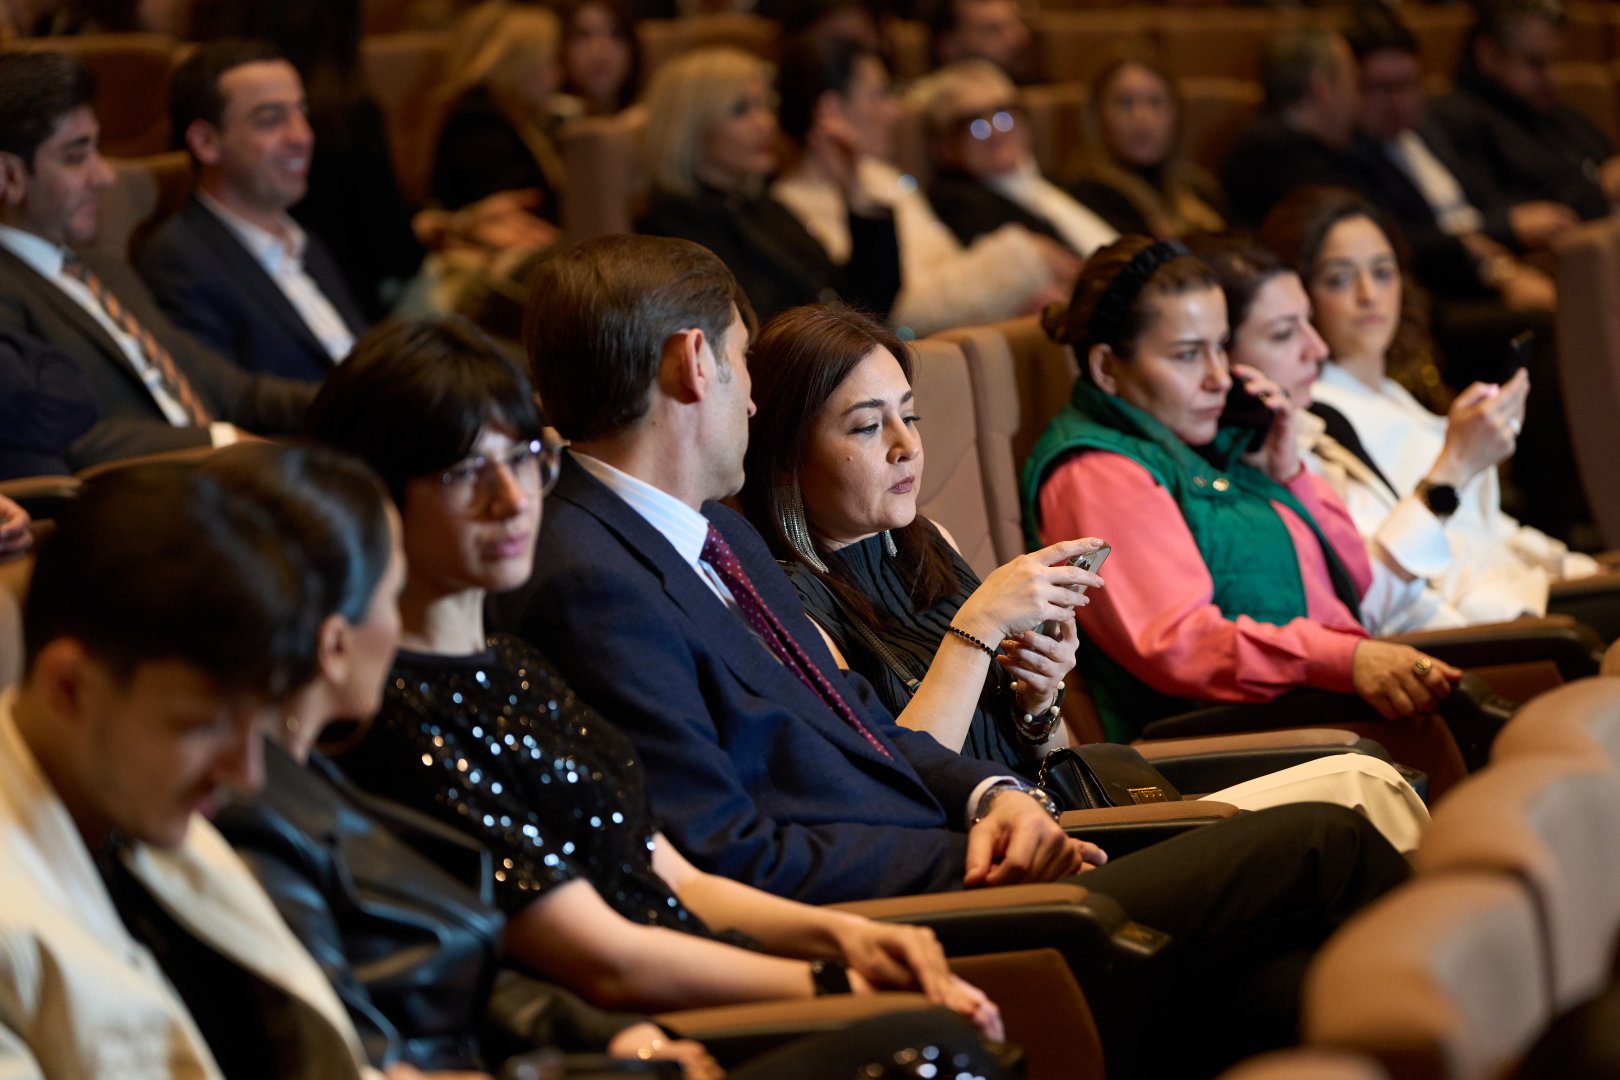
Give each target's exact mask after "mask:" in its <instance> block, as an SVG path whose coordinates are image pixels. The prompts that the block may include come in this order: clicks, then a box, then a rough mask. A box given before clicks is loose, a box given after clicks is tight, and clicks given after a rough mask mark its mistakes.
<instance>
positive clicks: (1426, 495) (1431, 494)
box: [1423, 484, 1461, 517]
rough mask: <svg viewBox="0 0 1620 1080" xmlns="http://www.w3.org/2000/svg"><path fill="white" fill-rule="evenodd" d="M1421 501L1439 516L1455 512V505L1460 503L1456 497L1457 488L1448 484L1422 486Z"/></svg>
mask: <svg viewBox="0 0 1620 1080" xmlns="http://www.w3.org/2000/svg"><path fill="white" fill-rule="evenodd" d="M1423 501H1424V503H1425V504H1427V505H1428V507H1429V509H1430V510H1432V511H1434V513H1436V514H1437V515H1439V516H1440V517H1446V516H1448V515H1450V514H1455V513H1456V512H1457V507H1458V506H1459V505H1461V503H1460V501H1459V500H1458V498H1457V489H1456V488H1454V487H1452V486H1451V485H1450V484H1432V485H1430V486H1429V487H1426V488H1424V489H1423Z"/></svg>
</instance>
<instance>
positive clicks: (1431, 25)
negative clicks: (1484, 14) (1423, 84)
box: [1399, 4, 1474, 79]
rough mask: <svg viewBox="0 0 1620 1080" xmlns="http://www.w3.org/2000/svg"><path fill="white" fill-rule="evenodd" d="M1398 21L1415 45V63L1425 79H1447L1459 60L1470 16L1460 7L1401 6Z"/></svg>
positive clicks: (1471, 23) (1445, 5)
mask: <svg viewBox="0 0 1620 1080" xmlns="http://www.w3.org/2000/svg"><path fill="white" fill-rule="evenodd" d="M1399 14H1400V20H1401V22H1402V23H1403V24H1405V26H1406V28H1407V29H1408V30H1410V31H1412V36H1413V37H1415V38H1417V42H1418V61H1419V63H1420V64H1421V65H1422V68H1423V73H1424V74H1425V75H1440V76H1444V77H1445V78H1447V79H1449V78H1450V77H1451V75H1452V73H1453V72H1455V71H1456V70H1457V62H1458V61H1459V60H1461V59H1462V51H1463V41H1464V39H1466V38H1467V36H1468V30H1469V28H1470V27H1471V26H1473V25H1474V15H1473V12H1471V11H1470V10H1469V9H1468V8H1467V6H1466V5H1463V4H1405V5H1402V6H1401V8H1400V10H1399Z"/></svg>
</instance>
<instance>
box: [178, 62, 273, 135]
mask: <svg viewBox="0 0 1620 1080" xmlns="http://www.w3.org/2000/svg"><path fill="white" fill-rule="evenodd" d="M275 60H286V57H284V56H282V54H281V50H279V49H277V48H276V47H275V46H274V45H272V44H270V42H268V41H259V40H256V39H254V38H223V39H221V40H219V41H210V42H207V43H206V44H203V45H199V46H197V48H196V50H195V51H193V52H192V54H191V55H190V56H188V57H186V59H185V61H184V62H182V63H181V65H180V66H179V67H177V68H175V69H174V75H173V76H171V77H170V79H169V142H170V144H171V145H172V146H173V148H174V149H176V150H184V149H186V128H188V127H190V126H191V122H192V121H193V120H202V121H205V122H207V123H209V124H212V125H213V126H214V127H216V128H217V127H219V126H220V125H221V124H222V123H223V122H224V119H225V95H224V94H222V93H220V89H219V80H220V79H222V78H224V77H225V75H226V73H227V72H231V71H235V70H236V69H237V68H239V67H242V66H243V65H245V64H262V63H268V62H271V61H275Z"/></svg>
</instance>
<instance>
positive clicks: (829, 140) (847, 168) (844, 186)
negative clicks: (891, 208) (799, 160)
mask: <svg viewBox="0 0 1620 1080" xmlns="http://www.w3.org/2000/svg"><path fill="white" fill-rule="evenodd" d="M804 142H805V146H806V148H807V149H809V151H810V152H811V153H812V154H814V155H815V156H816V159H817V160H818V161H820V162H821V163H822V164H823V165H825V166H826V168H827V171H828V172H829V173H831V174H832V177H833V180H834V182H835V183H837V185H838V190H839V191H840V192H842V193H843V196H844V202H845V203H846V204H847V205H848V206H849V208H850V209H851V210H853V211H855V213H857V214H873V213H876V212H877V211H878V210H880V209H881V207H879V206H878V205H877V204H876V203H875V202H874V201H873V200H871V199H870V198H868V197H867V194H866V192H865V190H864V189H862V187H861V177H860V164H861V141H860V135H859V134H857V133H856V131H855V128H854V126H853V125H852V124H850V122H849V121H848V120H846V119H845V118H844V117H843V116H841V115H839V114H838V113H837V112H836V111H834V110H832V109H830V108H822V109H819V110H817V112H816V120H815V124H814V125H813V126H812V127H811V128H810V131H809V133H808V134H807V135H806V136H805V139H804Z"/></svg>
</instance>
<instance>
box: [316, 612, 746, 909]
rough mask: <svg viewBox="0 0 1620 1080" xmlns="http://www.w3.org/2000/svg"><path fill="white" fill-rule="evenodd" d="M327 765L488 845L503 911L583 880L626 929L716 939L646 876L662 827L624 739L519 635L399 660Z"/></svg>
mask: <svg viewBox="0 0 1620 1080" xmlns="http://www.w3.org/2000/svg"><path fill="white" fill-rule="evenodd" d="M336 761H337V763H338V765H339V767H340V768H342V769H343V770H344V772H346V773H347V774H348V775H349V777H350V778H351V779H353V780H354V782H355V783H357V784H359V785H360V786H361V787H362V788H365V789H366V790H368V791H371V792H374V793H376V794H378V795H382V796H384V797H386V798H390V799H393V800H394V801H396V802H401V803H404V804H405V805H407V806H410V807H414V808H415V809H418V810H422V811H426V812H428V813H432V814H434V815H435V816H437V817H439V818H441V819H443V820H444V821H446V822H448V823H449V824H451V825H453V826H455V827H456V828H458V829H460V830H461V831H462V832H463V833H465V834H467V835H468V836H471V837H472V838H473V839H474V840H477V841H478V842H479V843H481V844H483V845H485V846H486V847H488V848H489V849H490V851H491V852H492V854H493V855H494V858H495V901H496V903H497V905H498V906H500V907H501V908H502V909H503V910H505V911H506V912H507V913H508V914H510V913H513V912H516V911H518V910H521V909H522V908H524V907H526V906H527V905H528V904H530V903H531V902H533V901H534V900H536V899H538V898H539V897H540V896H541V895H542V894H543V893H545V892H546V891H547V890H548V889H552V888H555V887H556V886H558V885H563V884H566V883H568V882H570V881H573V880H575V879H579V878H583V879H585V880H587V881H589V882H590V883H591V884H592V885H593V886H595V888H596V891H597V892H598V893H600V894H601V896H602V899H603V900H604V901H606V902H607V904H608V905H609V906H610V907H612V908H613V909H614V910H615V911H617V912H618V913H619V914H620V915H622V916H624V917H625V918H626V919H629V920H631V921H632V922H636V923H641V924H643V925H647V926H663V927H668V928H670V929H676V930H682V931H686V932H688V933H696V934H702V935H704V936H708V937H713V936H716V935H714V934H712V933H711V932H710V930H709V929H708V927H707V926H705V925H704V923H703V921H702V920H701V919H699V918H698V917H697V916H696V915H693V914H692V913H691V912H689V911H687V910H686V908H685V907H683V906H682V905H681V902H680V901H679V900H678V899H677V898H676V897H675V894H674V893H673V892H671V891H670V888H669V886H668V885H667V884H665V883H664V880H663V879H662V878H660V877H659V876H658V875H657V873H655V872H654V871H653V865H652V849H653V834H654V833H656V832H657V831H658V827H657V824H656V823H655V822H654V820H653V816H652V808H651V804H650V803H649V801H648V798H647V788H646V784H645V782H644V780H643V778H642V774H641V766H640V765H639V763H638V762H637V761H636V758H635V755H634V753H633V752H632V750H631V748H630V743H629V742H628V740H626V739H625V737H624V736H623V735H621V734H620V733H619V732H618V731H617V730H616V729H615V728H614V727H613V726H612V725H610V724H609V723H608V722H607V721H606V720H604V719H602V717H601V716H599V715H598V714H597V713H596V711H595V710H593V709H592V708H591V707H590V706H588V705H586V704H585V703H584V702H583V701H581V700H580V699H579V698H577V697H575V696H574V692H573V691H572V690H571V689H569V687H568V684H567V683H566V682H564V681H563V678H562V676H561V675H559V674H558V673H557V672H556V670H555V669H553V668H552V667H551V665H550V664H549V663H547V662H546V660H545V658H544V657H542V656H541V655H540V654H539V653H538V652H536V651H535V650H534V648H533V647H531V646H530V645H528V644H527V643H525V642H524V641H522V640H521V639H519V638H516V637H511V636H509V635H505V634H497V635H494V636H492V637H491V638H490V640H489V648H488V649H486V650H485V651H484V652H482V653H479V654H477V655H475V656H464V657H452V656H429V655H423V654H419V653H410V652H403V651H402V652H400V654H399V656H398V657H397V658H396V659H395V661H394V670H393V674H392V677H391V678H390V679H389V681H388V684H387V685H386V687H385V688H384V695H383V705H382V710H381V711H380V712H379V713H378V714H377V718H376V720H375V721H374V723H373V726H372V730H371V731H369V732H368V733H367V734H366V737H365V738H364V739H362V740H361V741H360V743H359V745H357V746H356V747H354V748H353V749H352V750H349V751H347V752H345V753H343V754H341V755H340V756H338V757H337V758H336Z"/></svg>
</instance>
